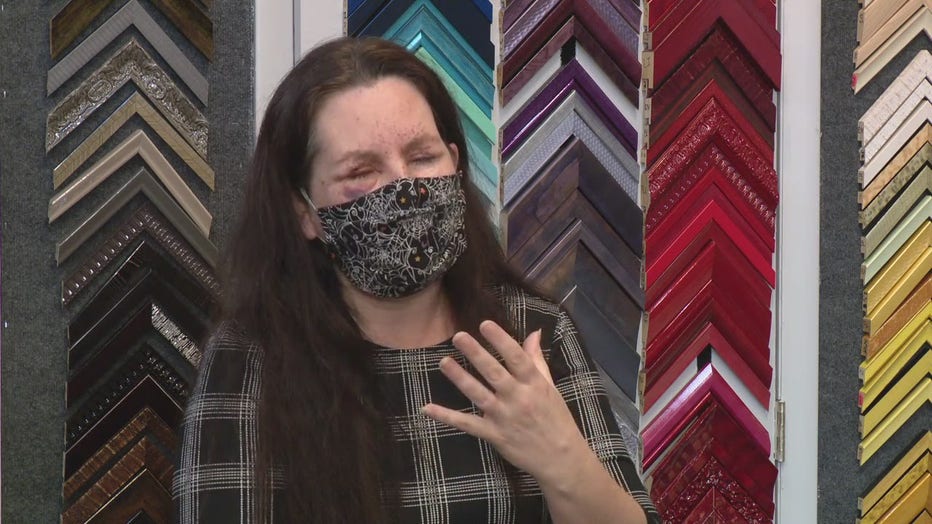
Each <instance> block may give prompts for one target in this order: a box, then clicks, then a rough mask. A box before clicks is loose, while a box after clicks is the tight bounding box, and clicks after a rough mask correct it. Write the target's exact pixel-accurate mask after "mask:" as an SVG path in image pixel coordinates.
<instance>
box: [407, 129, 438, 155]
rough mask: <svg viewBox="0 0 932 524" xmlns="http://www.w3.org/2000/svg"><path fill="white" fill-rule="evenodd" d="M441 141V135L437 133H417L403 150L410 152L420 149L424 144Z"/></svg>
mask: <svg viewBox="0 0 932 524" xmlns="http://www.w3.org/2000/svg"><path fill="white" fill-rule="evenodd" d="M440 142H441V140H440V137H438V136H437V135H431V134H427V133H421V134H419V135H416V136H415V137H414V138H412V139H411V140H409V141H408V143H407V144H405V146H404V148H403V150H404V152H405V153H410V152H411V151H412V150H415V149H420V148H422V147H424V146H432V145H437V144H439V143H440Z"/></svg>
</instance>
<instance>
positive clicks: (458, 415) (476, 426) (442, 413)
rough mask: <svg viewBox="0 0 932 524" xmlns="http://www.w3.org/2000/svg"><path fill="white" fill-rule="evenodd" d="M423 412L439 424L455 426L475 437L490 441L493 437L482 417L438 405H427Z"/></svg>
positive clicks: (422, 409)
mask: <svg viewBox="0 0 932 524" xmlns="http://www.w3.org/2000/svg"><path fill="white" fill-rule="evenodd" d="M421 412H422V413H424V414H425V415H427V416H428V417H430V418H432V419H434V420H436V421H437V422H441V423H443V424H447V425H448V426H453V427H455V428H457V429H459V430H460V431H463V432H465V433H469V434H470V435H472V436H474V437H478V438H481V439H485V440H489V439H490V437H491V436H492V435H491V433H490V429H489V427H488V424H487V423H486V421H485V420H483V419H482V417H480V416H477V415H473V414H471V413H463V412H462V411H456V410H454V409H450V408H445V407H443V406H439V405H437V404H426V405H425V406H424V407H423V408H421Z"/></svg>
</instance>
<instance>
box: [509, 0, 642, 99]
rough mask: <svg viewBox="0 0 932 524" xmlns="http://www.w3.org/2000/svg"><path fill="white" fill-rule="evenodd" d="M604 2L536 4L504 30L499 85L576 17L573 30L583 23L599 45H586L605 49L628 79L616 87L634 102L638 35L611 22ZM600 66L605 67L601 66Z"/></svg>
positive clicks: (562, 0)
mask: <svg viewBox="0 0 932 524" xmlns="http://www.w3.org/2000/svg"><path fill="white" fill-rule="evenodd" d="M605 2H606V0H546V1H543V2H538V3H535V4H534V5H533V7H532V8H531V9H530V10H528V12H526V13H525V14H524V15H523V16H522V19H521V20H519V21H518V22H517V23H516V24H515V26H513V27H512V28H511V29H509V30H507V31H505V33H504V36H503V39H502V51H501V52H502V63H501V65H500V75H501V76H500V79H501V81H500V84H501V85H503V86H504V85H506V84H508V82H509V81H510V80H511V79H512V78H513V77H514V76H515V74H517V72H518V71H519V70H520V69H521V68H522V67H524V65H525V64H527V63H528V62H529V61H530V60H531V59H532V57H533V56H534V55H535V54H537V52H538V51H539V50H540V49H541V48H542V47H544V46H545V45H546V42H547V41H548V40H550V38H551V37H552V36H553V35H554V34H556V33H557V32H558V30H559V28H560V27H562V26H564V24H565V23H566V22H567V20H569V19H570V17H571V16H572V17H574V18H575V22H574V23H573V31H574V32H575V31H576V27H577V26H579V24H584V26H585V28H586V29H587V30H588V33H589V34H591V35H592V36H593V37H594V39H595V42H596V43H597V44H598V45H597V47H593V46H587V47H589V48H592V49H597V48H599V47H600V48H603V49H604V50H605V53H606V54H607V56H609V57H611V58H612V60H613V62H615V63H616V64H617V67H618V68H620V69H621V71H622V72H623V74H624V77H626V78H628V79H629V81H628V82H624V83H622V84H619V85H618V87H619V89H621V91H622V93H624V94H625V96H626V97H628V99H630V100H632V101H636V100H637V99H638V98H637V97H638V94H637V86H638V84H639V83H640V81H641V64H640V61H639V59H638V57H637V49H638V34H637V32H636V31H633V30H630V31H625V30H624V28H625V27H628V26H627V24H625V23H624V22H621V24H620V25H619V24H617V23H614V24H613V25H610V22H609V21H608V20H606V19H604V18H603V15H604V14H605V12H607V11H605V9H604V8H605V7H608V9H610V10H612V8H611V7H610V6H605V5H604V3H605ZM594 4H599V5H600V6H602V7H603V9H596V7H595V6H594ZM543 13H546V15H545V16H544V17H543V18H542V19H540V18H538V17H539V15H540V14H543ZM616 14H617V12H616ZM596 54H599V53H598V52H596ZM602 67H603V68H604V69H607V68H605V66H604V65H603V66H602Z"/></svg>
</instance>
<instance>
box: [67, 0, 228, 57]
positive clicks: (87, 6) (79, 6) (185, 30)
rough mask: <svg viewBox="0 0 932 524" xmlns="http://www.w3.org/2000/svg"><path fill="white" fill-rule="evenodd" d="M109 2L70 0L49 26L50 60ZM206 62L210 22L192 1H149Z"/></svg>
mask: <svg viewBox="0 0 932 524" xmlns="http://www.w3.org/2000/svg"><path fill="white" fill-rule="evenodd" d="M111 3H113V1H112V0H70V1H69V2H68V3H67V4H65V6H64V7H62V9H61V10H60V11H59V12H58V13H56V14H55V15H54V16H53V17H52V21H51V22H50V23H49V42H50V47H51V55H52V58H57V57H58V55H60V54H61V52H62V51H64V50H65V48H67V47H68V46H69V45H71V43H72V42H74V40H75V39H76V38H77V37H78V35H80V34H81V33H82V32H84V30H85V29H87V27H88V26H90V24H91V23H92V22H93V21H94V19H95V18H97V16H98V15H100V13H101V12H103V10H104V9H106V7H107V6H108V5H110V4H111ZM152 3H153V4H155V6H156V7H158V8H159V10H160V11H162V13H164V14H165V16H166V17H168V19H169V20H171V21H172V23H173V24H175V26H177V27H178V29H179V30H180V31H181V33H182V34H183V35H184V36H185V37H187V38H188V39H189V40H191V43H192V44H194V46H195V47H196V48H197V49H198V50H199V51H201V52H202V53H204V56H206V57H207V58H208V59H212V58H213V53H214V43H213V22H211V20H210V16H209V15H208V14H207V13H206V12H205V11H204V10H203V9H201V8H200V7H199V6H198V5H197V4H196V3H195V2H194V1H193V0H152Z"/></svg>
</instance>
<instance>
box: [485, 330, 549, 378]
mask: <svg viewBox="0 0 932 524" xmlns="http://www.w3.org/2000/svg"><path fill="white" fill-rule="evenodd" d="M479 332H480V333H482V336H483V337H485V339H486V340H488V341H489V343H490V344H492V347H494V348H495V349H496V350H497V351H498V354H499V355H501V356H502V358H504V359H505V365H506V366H508V370H509V371H511V374H512V375H514V377H515V378H517V379H518V380H522V381H525V380H529V379H531V378H533V377H534V373H535V372H536V369H535V366H534V363H533V362H532V361H531V358H530V355H528V354H527V353H526V352H525V351H524V348H522V347H521V344H519V343H518V342H517V341H515V339H513V338H511V335H509V334H508V332H507V331H505V330H504V329H502V327H501V326H499V325H498V324H496V323H495V322H493V321H491V320H486V321H484V322H483V323H481V324H479Z"/></svg>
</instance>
